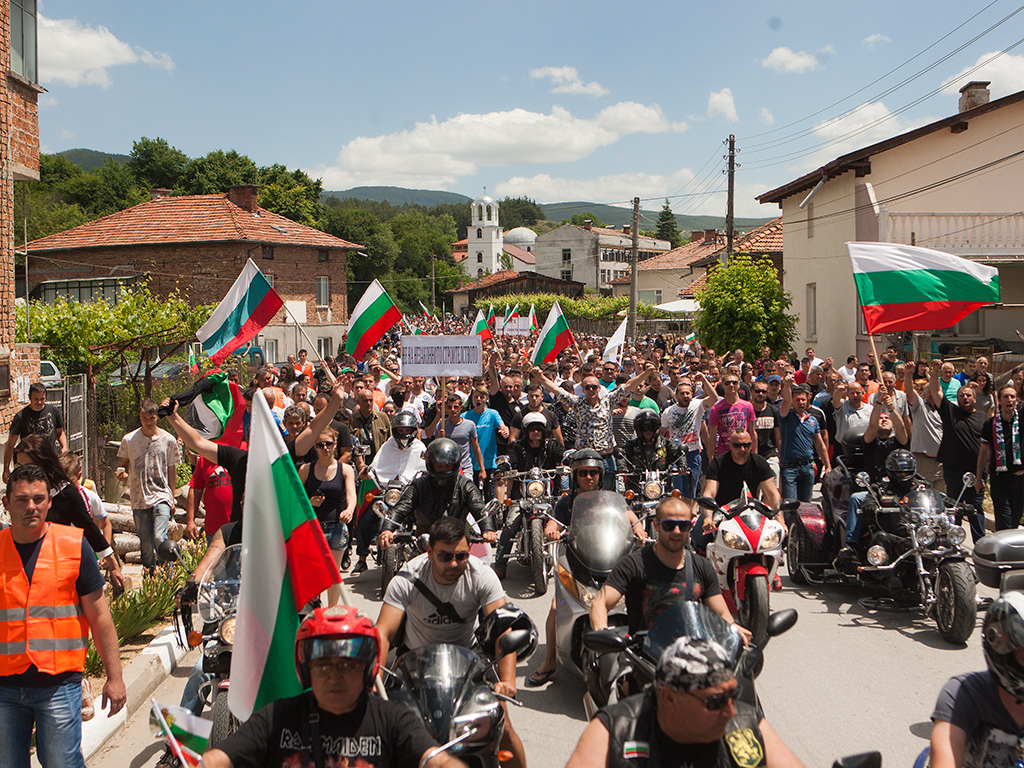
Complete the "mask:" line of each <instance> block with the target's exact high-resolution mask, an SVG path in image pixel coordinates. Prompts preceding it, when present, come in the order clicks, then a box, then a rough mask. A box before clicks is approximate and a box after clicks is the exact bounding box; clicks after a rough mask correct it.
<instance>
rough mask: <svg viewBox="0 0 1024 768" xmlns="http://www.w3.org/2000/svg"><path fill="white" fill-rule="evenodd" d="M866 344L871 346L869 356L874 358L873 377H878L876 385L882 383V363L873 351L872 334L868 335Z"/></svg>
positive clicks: (873, 341)
mask: <svg viewBox="0 0 1024 768" xmlns="http://www.w3.org/2000/svg"><path fill="white" fill-rule="evenodd" d="M868 342H869V343H870V344H871V354H872V355H874V357H875V375H876V376H878V383H879V384H881V383H882V362H881V360H880V359H879V357H878V350H877V349H875V337H874V334H871V333H869V334H868Z"/></svg>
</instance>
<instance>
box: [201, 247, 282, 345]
mask: <svg viewBox="0 0 1024 768" xmlns="http://www.w3.org/2000/svg"><path fill="white" fill-rule="evenodd" d="M283 306H284V302H283V301H281V297H280V296H278V295H277V291H275V290H274V289H273V288H271V287H270V282H269V281H268V280H267V278H266V276H265V275H264V274H263V273H262V272H260V269H259V267H257V266H256V262H254V261H253V260H252V259H249V260H248V262H246V265H245V268H244V269H243V270H242V274H240V275H239V276H238V279H237V280H235V282H234V283H233V284H232V285H231V289H230V290H229V291H228V295H227V296H225V297H224V299H223V301H221V303H220V304H218V305H217V308H216V309H215V310H213V314H212V315H210V319H209V320H207V321H206V322H205V323H203V327H202V328H200V329H199V330H198V331H196V338H197V339H199V341H200V343H201V344H202V345H203V351H204V352H205V353H206V354H208V355H209V356H210V360H211V361H212V363H213V364H214V365H220V364H221V363H222V362H223V361H224V360H225V359H226V358H227V356H228V355H230V354H231V353H232V352H234V351H235V350H236V349H238V348H239V347H240V346H242V345H243V344H244V343H245V342H247V341H248V340H249V339H251V338H252V337H253V336H255V335H256V334H258V333H259V332H260V331H262V330H263V329H264V328H265V327H266V325H267V323H269V322H270V321H271V320H273V319H274V315H276V314H277V312H278V310H279V309H281V307H283Z"/></svg>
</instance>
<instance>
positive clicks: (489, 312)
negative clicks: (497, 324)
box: [487, 304, 494, 328]
mask: <svg viewBox="0 0 1024 768" xmlns="http://www.w3.org/2000/svg"><path fill="white" fill-rule="evenodd" d="M487 325H488V326H490V327H492V328H493V327H494V305H493V304H490V305H489V308H488V310H487Z"/></svg>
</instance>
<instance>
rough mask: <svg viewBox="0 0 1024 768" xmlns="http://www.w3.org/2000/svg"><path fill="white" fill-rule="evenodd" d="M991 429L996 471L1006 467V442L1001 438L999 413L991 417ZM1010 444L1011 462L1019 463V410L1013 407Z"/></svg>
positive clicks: (1003, 469)
mask: <svg viewBox="0 0 1024 768" xmlns="http://www.w3.org/2000/svg"><path fill="white" fill-rule="evenodd" d="M992 431H993V432H995V435H994V436H993V437H994V438H995V444H996V472H1005V471H1006V470H1007V469H1008V466H1007V463H1008V462H1007V461H1006V443H1005V441H1004V440H1003V416H1002V414H1000V413H997V414H996V417H995V418H994V419H992ZM1010 444H1011V445H1012V446H1013V463H1014V464H1017V465H1019V464H1020V411H1018V410H1017V409H1016V408H1014V409H1013V427H1012V428H1011V434H1010Z"/></svg>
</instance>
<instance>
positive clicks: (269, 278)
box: [263, 272, 274, 288]
mask: <svg viewBox="0 0 1024 768" xmlns="http://www.w3.org/2000/svg"><path fill="white" fill-rule="evenodd" d="M263 276H264V277H265V278H267V282H268V283H270V287H271V288H273V287H274V275H273V274H272V273H270V272H264V273H263Z"/></svg>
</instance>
